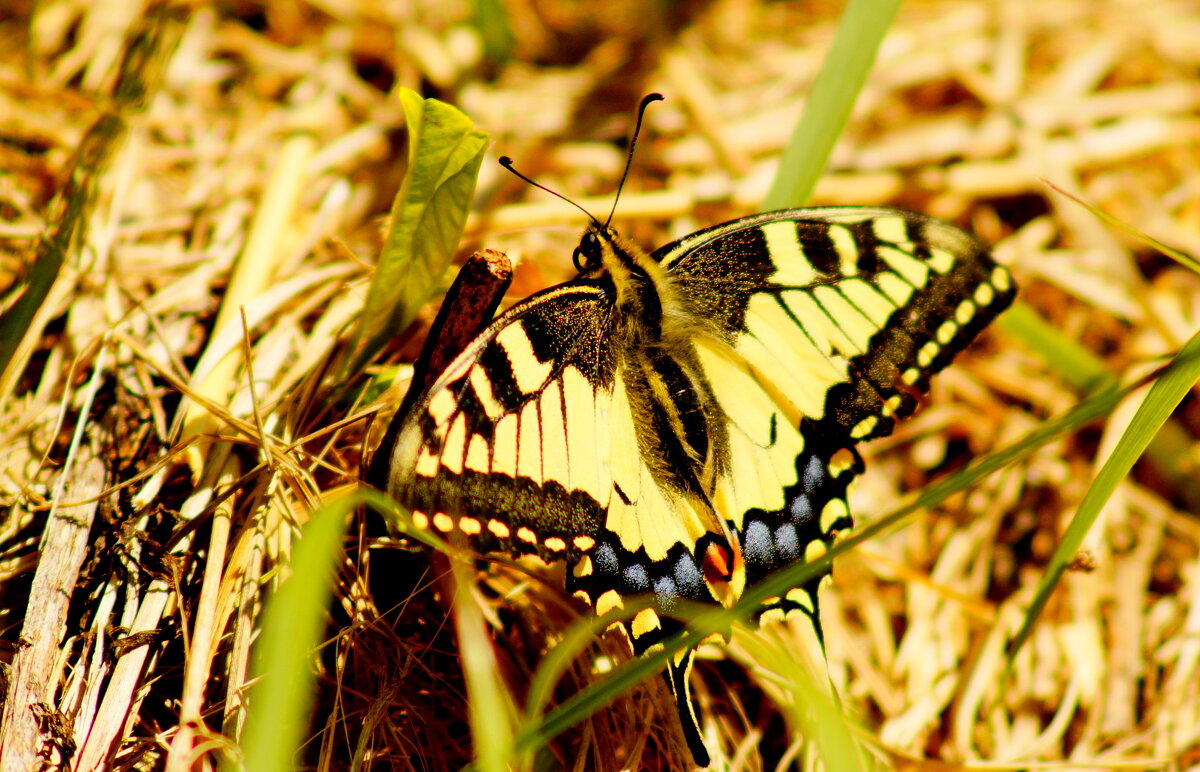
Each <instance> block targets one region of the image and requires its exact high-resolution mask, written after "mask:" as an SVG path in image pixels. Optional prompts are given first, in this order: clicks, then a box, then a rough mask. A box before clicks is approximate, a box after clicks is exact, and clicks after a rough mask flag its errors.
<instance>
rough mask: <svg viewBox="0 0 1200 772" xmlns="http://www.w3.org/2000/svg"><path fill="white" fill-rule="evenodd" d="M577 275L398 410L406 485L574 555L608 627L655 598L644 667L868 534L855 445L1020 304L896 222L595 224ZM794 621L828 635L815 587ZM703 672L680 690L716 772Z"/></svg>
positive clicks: (986, 269) (423, 519)
mask: <svg viewBox="0 0 1200 772" xmlns="http://www.w3.org/2000/svg"><path fill="white" fill-rule="evenodd" d="M575 264H576V266H577V268H579V271H580V273H579V275H578V276H577V277H576V278H575V279H574V280H572V281H570V282H567V283H565V284H562V285H559V286H558V287H554V288H551V289H548V290H545V291H543V292H541V293H538V294H536V295H534V296H532V297H530V298H529V299H527V300H525V301H524V302H522V303H520V304H518V305H516V306H514V307H513V308H511V309H509V310H508V311H507V312H505V313H504V314H502V315H501V316H500V317H499V318H497V319H496V321H495V322H493V323H492V324H491V325H490V326H489V327H488V328H487V329H486V330H485V331H484V332H483V333H481V334H480V336H479V337H478V338H477V339H476V340H474V341H473V342H472V343H471V344H470V345H469V346H468V347H467V348H466V350H465V351H463V353H462V354H460V355H459V356H458V357H457V358H456V359H455V360H454V361H453V362H452V363H451V365H450V366H449V367H448V368H447V369H446V371H445V372H444V373H443V374H442V375H441V376H440V377H439V378H438V380H437V381H436V382H435V383H434V385H433V386H432V387H431V388H430V389H429V390H428V392H427V393H426V394H425V395H424V396H423V397H422V399H421V400H420V401H419V402H418V403H417V404H416V406H415V408H414V409H413V410H412V411H411V412H410V413H409V414H408V415H407V416H405V417H403V418H402V420H403V421H404V422H405V423H404V424H403V427H402V429H401V431H400V433H399V437H398V440H397V442H396V443H395V445H394V447H392V448H390V449H389V452H390V454H391V455H390V462H389V464H388V468H389V479H388V490H389V493H391V494H392V495H393V496H394V497H395V498H396V499H397V501H399V502H400V503H401V504H402V505H404V506H405V507H406V508H408V509H409V510H410V511H411V512H412V516H413V523H414V525H416V526H417V527H418V528H430V529H433V530H436V531H438V532H441V533H444V534H450V533H455V532H457V533H461V534H463V535H465V536H466V537H468V538H470V539H472V540H473V542H474V544H475V545H476V546H477V547H478V548H479V549H481V550H485V551H487V550H501V551H507V552H512V553H524V554H537V555H540V556H541V557H542V558H543V559H545V560H548V561H549V560H555V559H565V560H567V561H568V562H569V563H570V565H571V571H570V573H569V577H568V586H569V588H570V589H572V590H574V591H576V592H577V593H579V594H582V595H583V596H585V597H587V599H588V600H589V601H590V602H591V603H592V604H593V605H594V606H595V607H596V610H597V612H598V613H606V612H607V611H610V610H612V609H613V608H619V607H621V606H622V605H623V603H624V600H625V599H627V598H629V597H632V596H649V597H651V598H652V601H651V603H650V606H649V607H648V608H645V609H643V610H642V611H640V612H638V614H637V615H636V616H635V617H634V618H633V619H632V620H631V621H630V622H629V623H628V625H627V627H626V629H627V631H628V632H629V633H630V637H631V639H632V641H633V644H634V648H635V650H636V651H637V652H639V653H641V652H643V651H645V650H647V649H648V648H650V647H652V646H654V645H655V644H656V643H657V642H658V641H661V640H662V639H663V638H664V637H665V636H667V635H669V634H670V633H671V632H673V631H674V630H676V629H678V628H679V624H680V623H679V622H678V621H677V620H676V619H675V618H673V617H672V616H671V614H672V611H673V610H675V609H676V608H677V606H678V605H679V604H680V602H681V601H691V602H696V603H710V604H712V603H721V602H725V603H728V602H731V601H732V600H736V598H737V597H738V595H740V593H741V592H742V591H743V590H744V588H746V587H748V586H753V585H754V584H756V583H758V582H760V581H762V580H763V579H764V578H765V577H767V576H769V575H770V574H771V573H772V572H774V571H777V570H779V569H781V568H784V567H786V566H788V565H791V564H793V563H795V562H797V561H806V560H811V559H812V558H813V557H815V556H816V555H819V554H822V553H823V552H824V550H825V549H826V548H827V546H828V545H829V543H830V542H831V540H832V539H833V537H834V534H835V533H836V532H837V531H838V530H840V529H844V528H846V527H849V525H850V524H851V521H850V517H849V512H848V511H847V509H846V504H845V494H846V486H847V484H848V483H849V481H850V479H851V478H852V477H853V476H854V474H856V473H857V472H858V471H859V466H860V463H859V461H858V457H857V454H855V453H853V451H852V448H853V446H854V445H855V444H856V443H858V442H860V441H862V440H866V439H870V438H872V437H879V436H883V435H885V434H887V433H889V432H890V431H891V429H892V426H893V425H894V423H895V421H896V420H898V419H900V418H902V417H904V416H905V415H907V414H908V413H910V412H912V410H913V409H914V407H915V405H916V401H917V397H918V396H919V394H920V393H921V392H922V391H923V390H924V389H925V387H926V385H927V382H928V378H929V376H930V375H932V374H933V373H934V372H936V371H937V370H940V369H941V368H942V367H944V366H945V365H946V364H947V363H948V362H949V361H950V359H951V358H952V357H953V355H954V354H955V353H956V352H957V351H958V350H960V349H961V348H962V347H963V346H965V345H966V344H967V343H969V342H970V340H971V339H973V338H974V337H975V335H976V334H977V333H978V332H979V330H980V329H982V327H983V326H984V325H986V324H987V322H988V321H990V320H991V318H993V317H994V316H995V315H996V314H997V313H999V311H1000V310H1002V309H1003V308H1004V307H1005V306H1007V305H1008V303H1009V302H1010V300H1011V297H1012V294H1013V292H1014V289H1013V287H1012V284H1011V281H1010V279H1009V276H1008V274H1007V272H1006V271H1005V270H1004V269H1003V268H1001V267H999V266H997V265H996V264H995V263H994V262H992V260H991V258H990V257H989V256H988V255H987V253H986V251H985V250H984V249H983V248H982V246H981V245H979V244H978V242H976V241H975V240H974V239H973V238H972V237H970V236H969V235H967V234H966V233H964V232H963V231H961V230H959V229H957V228H955V227H954V226H951V225H949V224H946V223H943V222H941V221H938V220H934V219H930V218H926V217H923V216H920V215H915V214H912V213H908V212H903V211H900V210H892V209H872V208H861V209H860V208H850V207H838V208H819V209H793V210H784V211H779V212H771V213H766V214H762V215H755V216H752V217H746V218H742V219H739V220H734V221H732V222H729V223H724V224H722V225H718V226H714V227H712V228H708V229H705V230H702V231H699V232H697V233H694V234H691V235H690V236H687V237H684V238H682V239H680V240H678V241H676V242H673V243H671V244H668V245H667V246H664V247H662V248H661V249H659V250H657V251H655V252H654V253H653V254H647V253H646V252H645V251H643V250H641V249H640V248H639V247H637V246H636V245H635V244H633V243H632V242H630V241H628V240H626V239H624V238H623V237H621V236H619V235H618V234H616V232H615V231H614V230H613V229H611V228H609V227H608V226H606V225H600V224H599V223H594V224H593V225H592V227H591V228H589V230H588V231H587V232H586V233H585V234H584V236H583V238H582V239H581V242H580V245H579V248H578V249H577V250H576V253H575ZM846 450H851V453H850V454H849V455H850V461H849V462H844V460H842V459H841V456H842V455H846V454H844V453H843V451H846ZM714 566H716V567H717V569H718V570H716V571H715V572H714ZM714 573H715V574H717V575H716V576H714ZM722 574H723V575H722ZM792 611H799V612H803V613H805V614H807V615H808V616H810V617H811V618H812V619H813V621H814V624H815V623H816V621H817V620H816V583H815V582H814V583H812V584H811V585H809V586H806V587H803V588H796V589H795V590H793V591H792V592H790V593H788V594H787V595H786V596H783V597H779V598H774V599H772V600H770V601H768V602H767V604H766V605H765V606H764V608H763V609H762V612H761V613H762V615H764V616H766V615H774V614H777V613H788V612H792ZM689 665H690V655H685V656H683V657H681V658H680V659H678V660H677V661H676V662H675V663H673V665H672V667H671V668H670V671H669V678H668V680H669V682H670V683H671V685H672V688H673V689H674V691H675V694H676V699H677V702H678V707H679V710H680V715H681V717H682V718H683V725H684V730H685V735H686V736H687V739H688V742H689V745H690V747H691V749H692V752H693V755H694V756H695V757H696V760H697V762H704V761H705V760H706V759H707V751H706V750H705V749H704V746H703V743H702V742H701V741H700V737H699V730H698V727H697V726H696V722H695V718H694V716H693V715H692V714H691V704H690V700H689V699H688V695H687V682H686V679H687V670H688V666H689Z"/></svg>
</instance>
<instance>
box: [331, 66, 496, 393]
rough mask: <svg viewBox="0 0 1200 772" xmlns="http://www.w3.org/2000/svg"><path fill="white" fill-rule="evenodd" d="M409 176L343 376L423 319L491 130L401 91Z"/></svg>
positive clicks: (449, 255)
mask: <svg viewBox="0 0 1200 772" xmlns="http://www.w3.org/2000/svg"><path fill="white" fill-rule="evenodd" d="M400 103H401V106H402V107H403V109H404V118H405V121H406V122H407V124H408V147H409V153H408V155H409V159H408V174H407V175H405V178H404V182H403V184H402V185H401V186H400V192H399V193H398V194H397V195H396V200H395V202H394V203H393V205H392V214H391V221H390V222H389V225H388V233H387V239H386V241H385V243H384V246H383V251H382V252H381V254H380V255H379V262H378V264H377V265H376V267H375V275H374V276H373V277H372V279H371V286H370V288H369V289H368V290H367V299H366V302H365V303H364V305H363V310H362V314H361V315H360V316H359V325H358V329H357V331H356V334H355V337H354V344H353V346H351V348H350V349H349V351H350V352H351V354H350V355H349V356H348V358H347V359H346V361H345V364H344V366H343V367H342V368H341V374H342V376H343V378H344V377H345V376H347V375H350V374H352V373H356V372H358V371H359V370H361V369H362V366H363V364H364V363H365V362H366V361H368V360H369V359H370V358H371V356H372V355H373V354H374V353H375V352H376V351H378V350H379V348H380V347H382V345H383V344H384V342H385V341H386V340H387V339H388V338H390V337H392V336H394V335H397V334H398V333H400V332H401V331H402V330H404V328H405V327H407V326H408V325H409V323H410V322H412V320H413V318H414V317H416V315H417V312H418V311H419V310H420V308H421V306H423V305H425V303H426V302H428V301H429V298H430V297H431V296H432V295H433V293H434V291H435V290H436V289H437V287H438V284H439V283H440V281H441V278H442V276H443V275H444V274H445V272H446V268H447V267H448V266H449V265H450V261H451V259H452V258H453V257H454V252H455V249H456V248H457V246H458V242H459V239H460V238H461V237H462V232H463V226H464V225H465V224H466V221H467V212H468V211H469V209H470V206H471V197H472V196H473V195H474V193H475V179H476V177H477V176H478V174H479V165H480V164H481V163H482V162H483V153H484V150H485V149H486V148H487V143H488V135H487V134H485V133H484V132H482V131H479V130H477V129H475V128H474V123H473V122H472V121H471V119H470V118H468V117H467V116H466V115H464V114H463V113H462V112H461V111H459V110H458V109H456V108H454V107H452V106H450V105H448V104H446V103H445V102H440V101H438V100H436V99H423V98H422V97H421V96H420V95H419V94H417V93H416V92H415V91H412V90H410V89H401V91H400Z"/></svg>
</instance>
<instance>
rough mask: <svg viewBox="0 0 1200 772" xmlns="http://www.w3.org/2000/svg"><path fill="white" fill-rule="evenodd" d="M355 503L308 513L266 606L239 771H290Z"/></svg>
mask: <svg viewBox="0 0 1200 772" xmlns="http://www.w3.org/2000/svg"><path fill="white" fill-rule="evenodd" d="M359 500H360V497H358V496H348V497H346V498H344V499H340V500H336V501H332V502H330V503H329V504H326V505H325V506H323V507H321V508H320V509H318V510H317V511H316V512H314V513H313V515H312V519H311V520H309V521H308V524H307V525H305V526H304V530H303V532H302V533H301V536H300V538H299V540H298V541H297V542H296V545H295V550H294V552H293V553H292V560H291V563H290V566H289V567H290V569H291V576H289V577H288V578H287V579H286V580H284V582H283V584H282V585H281V586H280V587H279V590H278V591H277V592H276V593H275V594H274V595H273V596H271V598H270V600H268V601H267V606H266V609H265V611H264V612H263V630H262V635H261V636H260V638H259V639H258V641H257V643H256V644H255V656H254V678H253V682H254V687H253V688H252V689H251V691H250V695H249V700H248V708H247V716H246V730H245V732H244V733H243V734H242V754H243V760H242V764H241V765H240V768H241V769H247V770H254V772H284V771H285V770H291V769H294V768H295V767H296V761H297V758H296V755H297V753H298V752H299V749H300V746H301V744H302V742H303V741H304V739H305V737H306V733H307V731H308V726H309V721H308V718H309V712H310V710H311V708H312V702H313V697H314V695H315V693H316V690H315V687H314V684H315V682H316V673H315V671H314V669H313V666H312V658H313V651H314V649H316V648H317V646H318V644H319V643H320V639H321V636H322V632H323V631H324V629H325V621H326V617H327V614H328V607H329V601H330V597H331V595H332V593H333V573H334V569H335V567H336V565H337V561H338V559H339V557H340V556H341V554H342V538H341V536H342V530H343V526H344V524H345V522H346V515H347V514H348V513H349V512H350V511H351V509H353V507H354V506H356V505H357V503H358V501H359ZM226 768H227V769H237V768H239V767H238V766H236V765H226Z"/></svg>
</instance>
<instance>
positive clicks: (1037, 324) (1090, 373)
mask: <svg viewBox="0 0 1200 772" xmlns="http://www.w3.org/2000/svg"><path fill="white" fill-rule="evenodd" d="M996 326H997V327H998V328H999V329H1001V330H1003V331H1004V332H1006V333H1008V334H1009V335H1012V336H1013V337H1014V338H1017V339H1018V340H1020V341H1021V342H1022V343H1024V344H1025V346H1026V348H1028V349H1030V350H1031V351H1033V352H1035V353H1036V354H1038V356H1040V357H1041V358H1042V360H1043V361H1044V362H1045V363H1046V364H1047V365H1048V366H1050V367H1051V368H1053V369H1054V372H1055V373H1057V374H1058V376H1059V377H1060V378H1062V379H1063V380H1064V381H1066V382H1067V384H1068V385H1070V387H1071V388H1072V389H1074V390H1075V391H1076V392H1078V393H1080V394H1090V393H1092V392H1093V391H1096V390H1097V389H1101V388H1103V387H1105V386H1109V385H1111V384H1113V383H1116V382H1117V377H1116V376H1115V375H1113V374H1112V373H1111V372H1109V370H1108V368H1107V367H1105V365H1104V362H1102V361H1101V360H1100V358H1099V357H1097V356H1096V355H1095V354H1093V353H1092V352H1090V351H1088V350H1087V349H1086V348H1084V347H1083V346H1081V345H1079V344H1078V343H1076V342H1075V341H1074V340H1071V339H1070V338H1068V337H1067V336H1066V335H1063V332H1062V330H1061V329H1059V328H1058V327H1055V326H1054V325H1052V324H1050V323H1048V322H1046V321H1045V320H1044V319H1042V318H1041V317H1040V316H1038V315H1037V314H1036V313H1035V312H1034V311H1033V309H1031V308H1030V307H1029V306H1027V305H1025V304H1024V303H1022V302H1020V301H1019V300H1018V301H1017V302H1015V303H1013V304H1012V306H1011V307H1010V308H1009V309H1008V310H1007V311H1005V312H1004V313H1003V314H1002V315H1001V316H1000V318H999V319H997V320H996Z"/></svg>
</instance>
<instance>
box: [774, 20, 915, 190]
mask: <svg viewBox="0 0 1200 772" xmlns="http://www.w3.org/2000/svg"><path fill="white" fill-rule="evenodd" d="M899 8H900V0H850V2H849V4H848V5H847V6H846V10H845V12H843V13H842V18H841V20H840V21H839V22H838V28H837V34H836V35H835V36H834V39H833V45H832V46H830V48H829V53H828V54H827V55H826V56H825V61H824V63H823V64H822V65H821V71H820V72H819V73H818V74H817V78H816V80H815V81H814V82H813V87H812V93H811V94H809V96H808V99H807V100H805V103H804V112H803V114H802V115H801V116H800V121H799V123H797V124H796V129H795V131H793V132H792V138H791V139H790V140H788V146H787V148H785V149H784V151H783V158H782V159H781V160H780V162H779V172H778V173H777V174H776V175H775V181H774V182H773V183H772V184H771V190H770V192H768V193H767V198H766V200H765V201H764V202H763V208H764V209H767V210H771V209H785V208H787V207H795V206H804V205H805V203H807V202H808V197H809V196H810V195H811V194H812V190H813V188H814V187H816V184H817V180H818V179H819V178H820V176H821V172H822V171H824V169H825V164H826V163H827V162H828V161H829V154H830V153H831V152H833V145H834V143H835V142H837V139H838V137H839V136H840V135H841V133H842V128H843V127H844V126H845V125H846V120H847V119H848V118H849V117H850V111H851V110H852V109H853V108H854V101H855V99H857V98H858V92H859V91H861V90H862V85H863V83H864V82H865V81H866V79H867V74H868V73H869V72H870V71H871V65H873V64H874V63H875V54H876V53H877V52H878V51H879V44H880V43H881V42H882V41H883V36H884V35H885V34H887V30H888V27H889V26H891V23H892V19H894V18H895V17H896V11H897V10H898V9H899Z"/></svg>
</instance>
